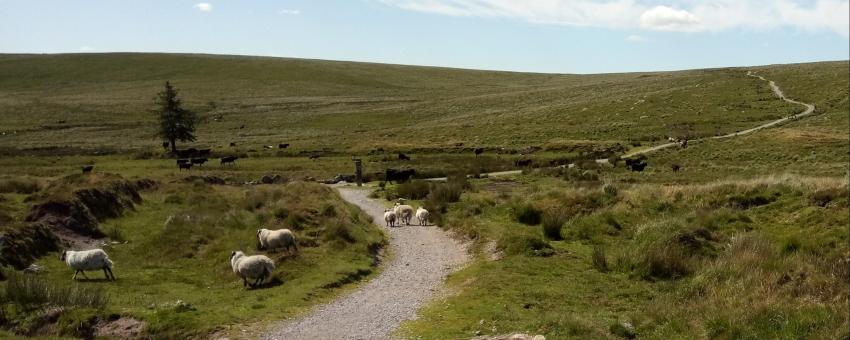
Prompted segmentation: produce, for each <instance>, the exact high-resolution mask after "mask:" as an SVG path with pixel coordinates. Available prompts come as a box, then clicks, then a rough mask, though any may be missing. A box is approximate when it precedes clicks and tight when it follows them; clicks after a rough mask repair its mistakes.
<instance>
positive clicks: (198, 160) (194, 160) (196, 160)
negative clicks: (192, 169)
mask: <svg viewBox="0 0 850 340" xmlns="http://www.w3.org/2000/svg"><path fill="white" fill-rule="evenodd" d="M206 162H207V159H206V158H192V164H194V165H204V163H206Z"/></svg>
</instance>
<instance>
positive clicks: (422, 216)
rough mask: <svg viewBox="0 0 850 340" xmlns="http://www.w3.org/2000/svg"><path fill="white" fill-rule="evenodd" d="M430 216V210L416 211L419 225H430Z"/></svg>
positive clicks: (419, 209) (420, 208) (420, 209)
mask: <svg viewBox="0 0 850 340" xmlns="http://www.w3.org/2000/svg"><path fill="white" fill-rule="evenodd" d="M429 215H430V213H428V210H425V208H422V207H419V208H418V209H416V219H417V220H419V225H422V226H424V225H428V216H429Z"/></svg>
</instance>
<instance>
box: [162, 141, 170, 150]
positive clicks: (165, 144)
mask: <svg viewBox="0 0 850 340" xmlns="http://www.w3.org/2000/svg"><path fill="white" fill-rule="evenodd" d="M170 146H171V142H162V148H163V149H165V150H168V148H169V147H170Z"/></svg>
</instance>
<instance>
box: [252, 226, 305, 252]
mask: <svg viewBox="0 0 850 340" xmlns="http://www.w3.org/2000/svg"><path fill="white" fill-rule="evenodd" d="M257 241H259V242H260V250H265V249H268V250H274V249H276V248H283V249H284V250H286V251H289V248H294V249H295V251H296V252H298V244H297V243H296V242H295V235H293V234H292V231H290V230H289V229H279V230H269V229H257Z"/></svg>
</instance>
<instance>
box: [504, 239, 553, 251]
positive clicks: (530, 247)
mask: <svg viewBox="0 0 850 340" xmlns="http://www.w3.org/2000/svg"><path fill="white" fill-rule="evenodd" d="M499 248H501V249H503V250H504V251H505V253H507V254H511V255H527V256H550V255H552V254H554V250H553V249H552V246H551V245H550V244H549V243H548V242H546V241H545V240H543V239H541V238H539V237H534V236H526V235H512V236H508V237H506V238H503V239H500V240H499Z"/></svg>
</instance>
